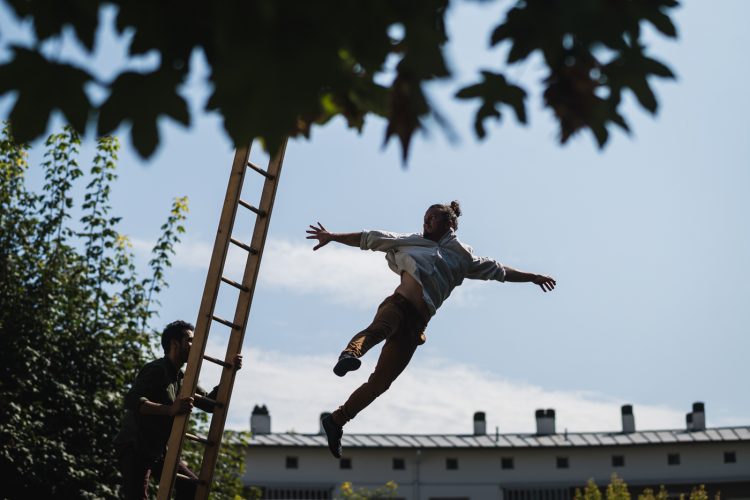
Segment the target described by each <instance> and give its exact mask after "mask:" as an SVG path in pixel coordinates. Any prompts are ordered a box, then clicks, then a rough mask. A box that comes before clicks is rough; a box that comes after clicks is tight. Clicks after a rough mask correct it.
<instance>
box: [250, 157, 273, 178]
mask: <svg viewBox="0 0 750 500" xmlns="http://www.w3.org/2000/svg"><path fill="white" fill-rule="evenodd" d="M247 166H248V167H250V168H252V169H253V170H255V171H256V172H258V173H259V174H260V175H262V176H263V177H265V178H266V179H271V180H273V175H271V174H269V173H268V172H266V171H265V170H263V169H262V168H260V167H259V166H258V165H256V164H255V163H253V162H251V161H248V162H247Z"/></svg>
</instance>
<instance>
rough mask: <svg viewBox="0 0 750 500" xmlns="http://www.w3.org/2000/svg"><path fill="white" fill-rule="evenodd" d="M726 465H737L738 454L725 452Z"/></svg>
mask: <svg viewBox="0 0 750 500" xmlns="http://www.w3.org/2000/svg"><path fill="white" fill-rule="evenodd" d="M724 463H725V464H734V463H737V454H736V453H735V452H733V451H725V452H724Z"/></svg>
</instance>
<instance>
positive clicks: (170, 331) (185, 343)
mask: <svg viewBox="0 0 750 500" xmlns="http://www.w3.org/2000/svg"><path fill="white" fill-rule="evenodd" d="M193 330H195V327H194V326H193V325H191V324H190V323H188V322H187V321H182V320H177V321H173V322H171V323H170V324H168V325H167V326H166V327H165V328H164V331H163V332H161V346H162V348H164V354H165V355H166V356H170V354H172V353H173V354H174V356H176V360H177V361H178V362H179V363H185V362H187V357H188V354H190V346H191V345H192V343H193Z"/></svg>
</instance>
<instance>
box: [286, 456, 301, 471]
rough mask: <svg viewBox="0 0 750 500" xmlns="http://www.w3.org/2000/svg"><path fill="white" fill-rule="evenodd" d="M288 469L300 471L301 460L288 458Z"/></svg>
mask: <svg viewBox="0 0 750 500" xmlns="http://www.w3.org/2000/svg"><path fill="white" fill-rule="evenodd" d="M286 468H287V469H299V460H298V459H297V457H286Z"/></svg>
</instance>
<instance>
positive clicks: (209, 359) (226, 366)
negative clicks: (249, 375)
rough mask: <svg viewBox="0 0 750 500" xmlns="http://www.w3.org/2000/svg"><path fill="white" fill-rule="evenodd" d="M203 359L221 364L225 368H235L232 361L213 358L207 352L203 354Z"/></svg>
mask: <svg viewBox="0 0 750 500" xmlns="http://www.w3.org/2000/svg"><path fill="white" fill-rule="evenodd" d="M203 359H205V360H207V361H210V362H212V363H216V364H217V365H221V366H223V367H224V368H234V365H233V364H232V363H227V362H226V361H222V360H220V359H216V358H213V357H211V356H209V355H207V354H204V355H203Z"/></svg>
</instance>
